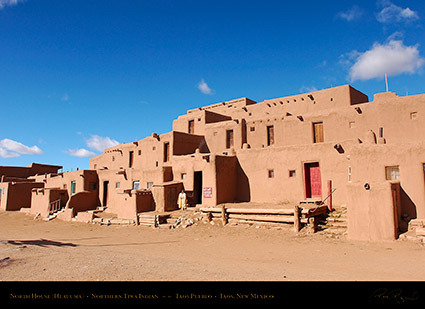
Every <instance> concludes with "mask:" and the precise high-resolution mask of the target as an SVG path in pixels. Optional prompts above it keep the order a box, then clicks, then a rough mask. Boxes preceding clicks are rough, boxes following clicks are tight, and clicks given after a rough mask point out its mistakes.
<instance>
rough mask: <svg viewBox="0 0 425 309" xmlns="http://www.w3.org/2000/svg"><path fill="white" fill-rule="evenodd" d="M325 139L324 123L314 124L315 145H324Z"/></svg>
mask: <svg viewBox="0 0 425 309" xmlns="http://www.w3.org/2000/svg"><path fill="white" fill-rule="evenodd" d="M323 141H324V139H323V122H314V123H313V143H322V142H323Z"/></svg>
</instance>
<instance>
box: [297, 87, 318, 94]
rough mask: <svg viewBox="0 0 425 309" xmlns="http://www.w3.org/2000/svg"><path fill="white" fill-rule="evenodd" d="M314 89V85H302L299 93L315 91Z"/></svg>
mask: <svg viewBox="0 0 425 309" xmlns="http://www.w3.org/2000/svg"><path fill="white" fill-rule="evenodd" d="M315 91H317V88H316V87H315V86H302V87H301V88H300V92H301V93H307V92H315Z"/></svg>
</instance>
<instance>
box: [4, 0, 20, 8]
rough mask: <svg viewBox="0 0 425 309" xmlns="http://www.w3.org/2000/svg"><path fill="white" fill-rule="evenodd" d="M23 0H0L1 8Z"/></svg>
mask: <svg viewBox="0 0 425 309" xmlns="http://www.w3.org/2000/svg"><path fill="white" fill-rule="evenodd" d="M19 2H23V0H0V10H2V9H4V8H5V7H6V6H14V5H17V4H18V3H19Z"/></svg>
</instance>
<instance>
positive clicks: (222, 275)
mask: <svg viewBox="0 0 425 309" xmlns="http://www.w3.org/2000/svg"><path fill="white" fill-rule="evenodd" d="M424 261H425V247H424V246H423V245H421V244H419V243H414V242H410V241H401V240H398V241H391V242H382V243H372V242H359V241H350V240H347V239H345V238H339V239H336V238H331V237H329V236H326V235H325V234H324V233H322V232H318V233H316V234H305V233H300V234H299V235H296V234H295V233H294V232H293V230H292V226H290V225H288V226H287V227H285V228H282V229H277V228H270V227H269V228H266V227H256V226H255V225H254V226H243V225H240V226H236V227H235V226H224V227H223V226H221V224H214V225H212V224H210V223H204V222H198V223H196V224H194V225H192V226H190V227H188V228H186V229H174V230H166V229H153V228H149V227H145V226H100V225H94V224H86V223H79V222H64V221H60V220H59V219H55V220H53V221H50V222H44V221H41V220H34V218H33V216H30V215H26V214H24V213H21V212H4V211H2V212H0V281H422V280H424V279H425V263H424Z"/></svg>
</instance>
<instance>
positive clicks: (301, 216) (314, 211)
mask: <svg viewBox="0 0 425 309" xmlns="http://www.w3.org/2000/svg"><path fill="white" fill-rule="evenodd" d="M200 210H201V212H203V213H204V214H205V215H206V218H207V221H211V220H212V219H213V218H216V219H221V221H222V223H223V225H226V224H227V223H228V222H229V221H230V222H232V221H233V222H245V223H247V222H252V223H254V222H263V223H272V224H273V223H290V224H294V231H295V232H299V231H300V230H301V226H302V224H303V223H306V224H308V226H309V228H310V230H311V231H312V232H313V233H314V232H316V229H317V224H318V223H317V221H318V220H317V219H316V217H317V216H320V215H325V214H327V211H328V207H327V206H326V205H321V206H317V207H315V208H301V207H299V206H298V205H296V206H294V208H283V209H254V208H226V207H225V206H222V207H210V208H207V207H204V208H201V209H200Z"/></svg>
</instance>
